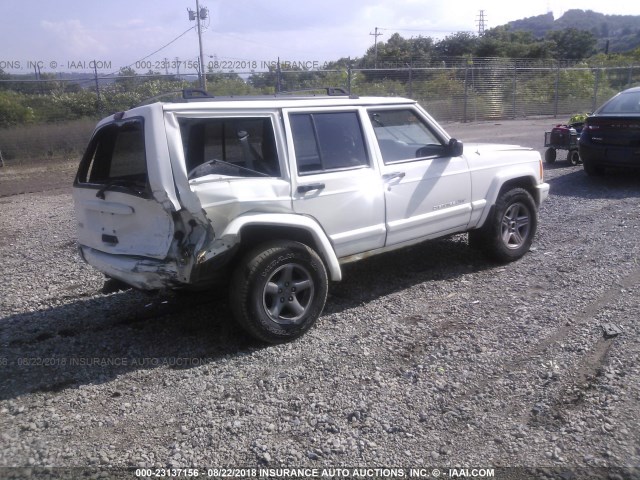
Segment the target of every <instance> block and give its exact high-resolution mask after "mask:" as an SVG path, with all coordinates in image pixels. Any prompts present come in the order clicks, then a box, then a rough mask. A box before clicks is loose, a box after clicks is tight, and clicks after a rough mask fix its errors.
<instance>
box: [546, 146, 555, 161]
mask: <svg viewBox="0 0 640 480" xmlns="http://www.w3.org/2000/svg"><path fill="white" fill-rule="evenodd" d="M544 161H545V162H547V163H553V162H555V161H556V149H555V148H547V151H546V152H544Z"/></svg>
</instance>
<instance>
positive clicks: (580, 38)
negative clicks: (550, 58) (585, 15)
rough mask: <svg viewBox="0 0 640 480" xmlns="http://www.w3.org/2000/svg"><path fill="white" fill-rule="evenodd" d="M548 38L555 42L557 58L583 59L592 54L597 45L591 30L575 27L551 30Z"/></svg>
mask: <svg viewBox="0 0 640 480" xmlns="http://www.w3.org/2000/svg"><path fill="white" fill-rule="evenodd" d="M547 39H548V40H550V41H552V42H554V43H555V58H556V60H582V59H583V58H587V57H589V56H590V55H592V54H593V53H594V47H595V46H596V38H595V37H594V36H593V34H592V33H591V32H588V31H586V30H576V29H575V28H566V29H564V30H555V31H552V32H549V33H548V34H547Z"/></svg>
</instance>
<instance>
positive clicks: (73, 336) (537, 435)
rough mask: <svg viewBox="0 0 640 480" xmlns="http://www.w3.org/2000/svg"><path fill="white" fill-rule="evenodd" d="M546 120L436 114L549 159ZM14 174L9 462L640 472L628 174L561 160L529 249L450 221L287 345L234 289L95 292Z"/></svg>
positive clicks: (342, 295)
mask: <svg viewBox="0 0 640 480" xmlns="http://www.w3.org/2000/svg"><path fill="white" fill-rule="evenodd" d="M553 122H554V121H553V120H549V119H547V120H529V121H516V122H503V123H502V124H493V123H483V124H469V125H460V124H450V125H445V127H446V128H447V129H448V130H449V131H450V132H452V133H453V134H455V135H456V136H457V137H458V138H460V139H461V140H463V141H475V140H482V139H485V140H486V139H489V140H497V141H500V142H503V143H507V142H508V143H511V142H516V143H520V144H524V145H528V146H531V147H534V148H537V149H539V150H540V151H542V150H543V149H542V148H541V145H542V141H543V138H544V137H543V132H544V130H545V129H549V128H550V126H552V124H553ZM559 158H564V154H563V153H561V154H560V156H559ZM9 173H11V172H9ZM12 174H15V172H14V173H12ZM3 175H4V177H3ZM7 175H8V173H7V172H6V171H5V172H0V208H2V210H3V214H2V216H1V217H0V255H2V258H3V262H2V263H1V264H0V275H1V278H2V281H3V282H2V283H3V292H2V295H1V296H0V426H1V427H0V466H3V467H44V466H56V467H73V466H80V467H86V466H90V467H96V468H101V469H102V468H106V469H107V470H106V471H107V472H110V471H111V472H114V471H112V470H108V468H110V467H153V468H165V467H175V468H179V467H192V466H196V467H231V468H240V467H248V468H281V467H287V468H292V467H310V468H338V467H345V468H354V467H363V468H364V467H366V468H381V467H406V468H428V469H429V471H431V470H430V469H431V468H433V467H441V468H445V469H446V468H450V467H462V466H466V467H483V468H499V467H520V470H517V471H516V470H508V469H506V470H500V471H499V472H498V473H499V474H501V475H503V476H502V477H500V476H499V475H498V474H496V478H506V476H508V475H514V478H539V477H540V478H566V479H568V478H586V477H587V476H588V477H589V478H638V476H639V475H640V474H639V471H640V470H638V468H639V467H640V426H639V423H638V418H640V361H639V359H640V344H639V341H638V340H639V339H640V325H639V324H638V318H639V315H638V310H639V307H638V301H637V299H638V297H639V295H640V266H638V258H639V257H640V252H639V249H640V246H639V243H638V236H639V234H640V209H639V208H638V204H639V197H640V175H637V174H629V173H628V172H624V173H615V172H614V173H612V174H611V175H608V176H606V177H604V178H602V179H592V178H588V177H587V176H586V175H585V174H584V172H583V171H582V168H581V167H579V166H578V167H574V166H570V165H569V164H568V163H567V162H564V161H558V162H556V164H554V165H552V166H550V167H549V168H547V170H546V178H547V181H548V182H549V183H550V184H551V195H550V198H549V199H548V201H547V202H546V203H545V204H544V205H543V206H542V208H541V211H540V226H539V232H538V235H537V238H536V240H535V242H534V246H533V248H532V251H531V252H530V253H529V254H527V255H526V256H525V257H524V258H523V259H521V260H520V261H518V262H515V263H512V264H509V265H496V264H494V263H490V262H488V261H486V260H485V259H483V258H482V257H480V256H479V255H478V254H477V253H476V252H474V251H472V250H470V249H469V248H468V246H467V240H466V236H464V235H459V236H454V237H451V238H447V239H444V240H438V241H433V242H429V243H426V244H424V245H421V246H417V247H413V248H411V249H408V250H404V251H402V252H395V253H391V254H387V255H383V256H379V257H375V258H371V259H369V260H367V261H364V262H360V263H357V264H351V265H348V266H346V267H345V272H344V273H345V274H344V278H345V280H344V281H342V282H341V283H338V284H334V285H332V287H331V290H330V296H329V299H328V302H327V307H326V310H325V312H324V314H323V316H322V317H321V318H320V320H319V322H318V324H317V326H316V327H314V328H313V329H312V330H311V331H310V332H309V333H308V334H306V335H305V336H304V337H303V338H301V339H299V340H298V341H295V342H293V343H291V344H286V345H279V346H264V345H260V344H257V343H255V342H253V341H252V340H250V339H248V338H247V337H246V336H245V335H244V334H243V333H242V331H240V330H239V328H238V327H236V326H235V325H234V324H233V322H232V321H231V314H230V309H229V305H228V302H227V299H226V292H222V291H221V292H211V293H208V294H203V295H195V294H192V295H175V294H171V293H168V294H161V295H153V296H150V295H147V294H143V293H140V292H135V291H126V292H119V293H113V294H109V295H103V294H101V293H100V289H101V287H102V282H103V278H102V277H101V275H100V274H98V273H97V272H96V271H94V270H92V269H91V268H90V267H88V266H87V265H84V264H83V263H81V262H80V260H79V257H78V255H77V254H76V248H75V241H74V237H75V231H74V222H73V209H72V201H71V196H70V193H69V189H68V188H63V189H61V188H57V187H59V186H60V185H59V183H56V180H55V179H53V178H52V179H51V180H50V182H51V185H54V187H55V188H54V187H52V188H48V187H47V182H46V181H45V182H44V183H42V184H41V185H40V188H28V189H26V190H25V189H22V191H35V192H36V193H24V194H13V193H12V192H10V191H9V190H4V191H5V194H4V195H2V189H3V188H7V182H6V180H7V178H9V177H7ZM58 182H59V181H58ZM2 183H4V185H2ZM12 188H15V185H14V186H13V187H12ZM7 192H9V193H7ZM613 327H616V328H618V329H619V331H620V333H619V334H615V333H614V334H613V335H607V334H606V332H605V329H606V328H613ZM621 467H624V468H625V469H622V470H616V469H617V468H621ZM634 468H635V469H634ZM570 471H573V472H574V473H573V474H575V472H581V473H580V474H578V476H574V477H571V476H570V475H572V474H571V473H567V472H570ZM25 472H26V473H25ZM34 472H36V473H37V472H38V470H32V471H31V475H34ZM445 472H446V470H445ZM76 473H77V472H76ZM352 473H353V472H352ZM368 473H373V474H378V475H377V476H379V477H385V475H384V472H368ZM449 474H450V476H451V472H449ZM21 475H24V476H25V477H29V470H26V471H25V470H16V469H6V468H5V469H0V477H3V476H4V477H14V478H21V477H20V476H21ZM123 475H124V476H125V477H126V478H135V475H134V474H133V473H132V472H127V473H125V474H123ZM580 475H582V476H580ZM275 476H277V475H275ZM373 476H376V475H371V476H368V477H367V478H372V477H373Z"/></svg>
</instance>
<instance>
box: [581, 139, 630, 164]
mask: <svg viewBox="0 0 640 480" xmlns="http://www.w3.org/2000/svg"><path fill="white" fill-rule="evenodd" d="M578 151H579V153H580V158H582V161H583V162H584V161H586V162H588V163H590V164H592V165H596V166H597V165H601V166H603V167H604V166H610V167H628V168H640V148H638V147H635V148H634V147H611V146H600V145H594V144H592V143H580V146H579V149H578Z"/></svg>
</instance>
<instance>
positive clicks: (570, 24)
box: [507, 10, 640, 53]
mask: <svg viewBox="0 0 640 480" xmlns="http://www.w3.org/2000/svg"><path fill="white" fill-rule="evenodd" d="M507 25H508V26H509V27H511V29H512V30H522V31H527V32H531V33H532V34H533V35H535V36H536V37H538V38H543V37H544V36H545V35H546V34H547V32H549V31H552V30H563V29H566V28H575V29H576V30H586V31H588V32H591V33H592V34H593V35H594V36H595V37H596V38H597V39H598V44H597V50H598V51H600V52H604V51H605V49H606V45H607V41H608V42H609V53H621V52H628V51H631V50H635V49H636V48H640V16H638V15H605V14H602V13H597V12H594V11H592V10H586V11H585V10H568V11H567V12H566V13H565V14H564V15H562V16H561V17H560V18H558V19H557V20H556V19H554V17H553V13H551V12H550V13H547V14H545V15H538V16H536V17H529V18H524V19H522V20H515V21H513V22H509V23H508V24H507Z"/></svg>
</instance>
